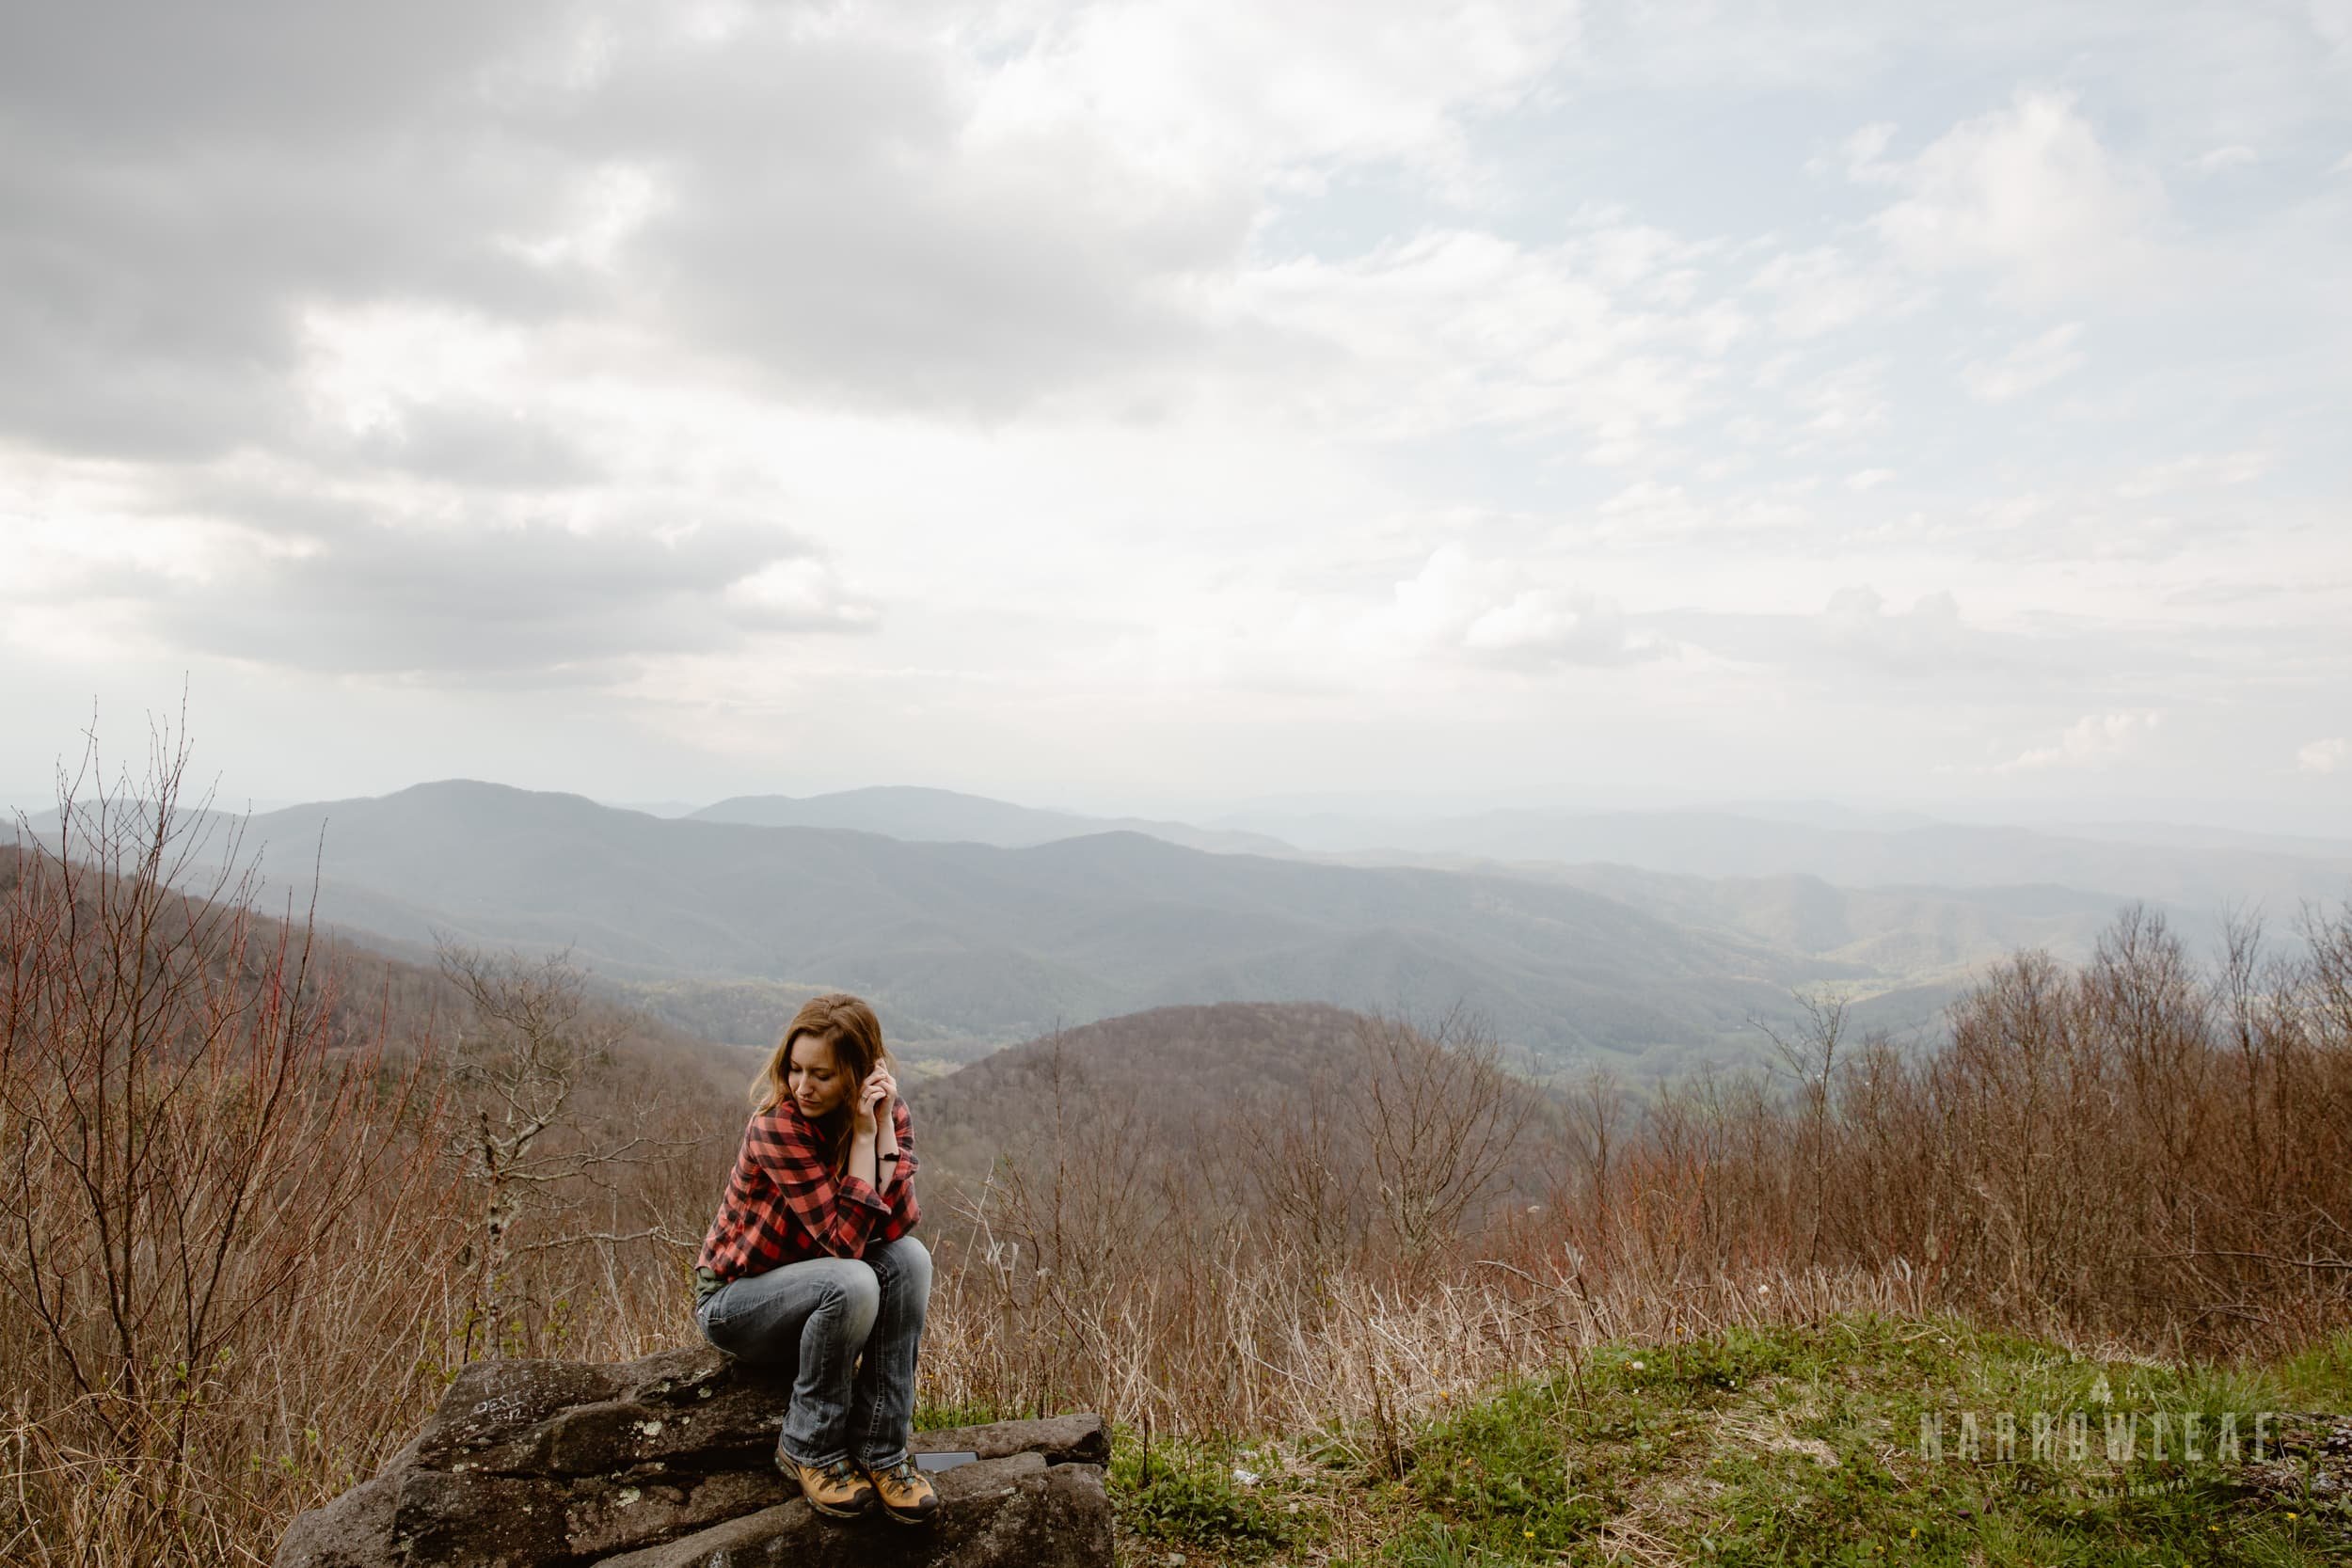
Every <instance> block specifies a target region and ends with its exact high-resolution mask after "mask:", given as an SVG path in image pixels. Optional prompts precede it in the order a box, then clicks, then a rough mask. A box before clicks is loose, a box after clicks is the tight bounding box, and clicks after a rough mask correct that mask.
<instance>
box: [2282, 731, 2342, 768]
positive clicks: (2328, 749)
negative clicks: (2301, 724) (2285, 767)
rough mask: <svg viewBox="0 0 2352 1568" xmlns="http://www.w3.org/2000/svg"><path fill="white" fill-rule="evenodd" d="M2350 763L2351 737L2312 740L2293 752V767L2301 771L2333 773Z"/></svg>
mask: <svg viewBox="0 0 2352 1568" xmlns="http://www.w3.org/2000/svg"><path fill="white" fill-rule="evenodd" d="M2347 765H2352V739H2346V738H2344V736H2329V737H2328V738H2327V739H2325V740H2314V741H2312V743H2311V744H2310V745H2308V746H2305V747H2303V748H2302V749H2301V750H2300V751H2298V752H2296V753H2295V767H2296V771H2297V772H2301V773H2321V774H2326V773H2333V772H2335V771H2337V770H2338V769H2339V768H2344V767H2345V766H2347Z"/></svg>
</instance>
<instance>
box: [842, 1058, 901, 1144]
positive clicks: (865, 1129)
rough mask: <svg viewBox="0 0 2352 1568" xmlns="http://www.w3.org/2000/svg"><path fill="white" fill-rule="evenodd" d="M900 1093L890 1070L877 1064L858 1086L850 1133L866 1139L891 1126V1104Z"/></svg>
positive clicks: (852, 1110)
mask: <svg viewBox="0 0 2352 1568" xmlns="http://www.w3.org/2000/svg"><path fill="white" fill-rule="evenodd" d="M897 1095H898V1080H897V1079H896V1078H893V1077H892V1076H890V1069H888V1068H886V1067H883V1066H881V1065H880V1064H877V1065H876V1066H875V1068H874V1070H873V1071H871V1072H869V1073H867V1074H866V1082H865V1083H863V1084H860V1085H858V1086H857V1103H856V1104H855V1105H853V1106H851V1107H850V1132H852V1133H853V1134H855V1135H857V1136H859V1137H865V1136H868V1135H871V1134H873V1133H874V1132H877V1130H878V1129H880V1128H883V1127H887V1126H889V1125H890V1103H891V1101H892V1100H894V1099H895V1098H896V1097H897Z"/></svg>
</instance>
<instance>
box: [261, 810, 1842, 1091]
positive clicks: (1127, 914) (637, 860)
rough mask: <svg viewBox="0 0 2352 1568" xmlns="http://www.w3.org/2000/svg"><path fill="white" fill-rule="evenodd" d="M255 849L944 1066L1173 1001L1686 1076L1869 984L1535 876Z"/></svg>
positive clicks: (334, 814)
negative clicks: (1264, 1008) (1324, 1007)
mask: <svg viewBox="0 0 2352 1568" xmlns="http://www.w3.org/2000/svg"><path fill="white" fill-rule="evenodd" d="M244 844H245V849H246V853H248V854H251V853H255V852H259V853H260V854H261V855H262V857H263V863H264V866H265V867H266V869H267V870H268V872H269V874H270V875H271V877H272V879H273V883H274V886H275V887H276V888H277V889H278V892H279V895H280V896H282V895H286V894H290V893H291V894H296V895H307V891H308V888H309V885H310V868H311V865H312V863H313V861H314V860H315V863H316V865H317V868H318V885H317V896H318V909H319V912H320V914H321V916H322V918H324V919H326V920H327V921H329V922H332V923H334V924H336V925H338V926H341V927H345V928H347V929H351V930H353V931H355V932H363V933H364V932H374V933H381V934H382V935H383V936H385V937H388V938H390V939H393V940H394V941H395V942H402V943H406V944H420V943H422V942H428V941H429V940H431V938H432V936H433V935H434V934H435V933H436V932H447V933H450V934H453V935H455V936H457V937H460V938H462V939H464V940H467V941H470V942H486V943H508V944H516V945H520V946H524V947H527V948H537V949H552V948H561V947H565V946H568V947H570V948H571V949H572V950H573V952H574V954H575V956H576V957H577V958H579V959H580V960H581V961H582V962H584V963H587V964H589V965H590V966H592V967H594V968H595V969H596V970H597V971H598V972H599V973H600V974H605V975H607V976H610V977H613V978H616V979H618V980H621V981H623V982H631V981H634V982H640V983H643V984H645V985H647V986H658V987H659V988H660V990H666V991H667V992H669V993H670V994H671V995H673V996H675V995H676V994H677V993H678V992H679V991H680V990H691V987H692V985H693V984H694V983H698V982H699V983H708V984H716V985H720V986H723V987H724V986H739V985H740V984H741V983H742V982H745V981H761V982H768V983H771V984H774V985H777V986H780V987H788V988H790V990H795V991H797V990H801V989H803V988H807V987H816V986H827V987H832V986H838V987H842V988H846V989H850V990H858V991H861V992H864V993H866V994H868V995H870V996H872V997H873V998H874V999H875V1001H876V1002H877V1003H878V1005H880V1006H881V1007H882V1010H883V1012H884V1014H885V1017H886V1018H887V1020H888V1021H889V1023H890V1026H891V1028H892V1030H893V1032H894V1034H895V1035H897V1036H898V1037H900V1038H901V1039H904V1040H906V1041H907V1042H909V1044H910V1046H914V1047H919V1046H920V1045H921V1044H922V1043H923V1042H927V1041H929V1042H936V1044H937V1045H938V1046H939V1047H941V1048H945V1049H949V1050H953V1049H954V1048H956V1047H959V1046H962V1047H966V1048H968V1047H970V1046H972V1045H974V1044H993V1043H1003V1042H1007V1041H1009V1040H1014V1039H1020V1038H1025V1037H1033V1036H1036V1035H1040V1034H1042V1033H1044V1032H1046V1031H1047V1030H1049V1029H1051V1028H1052V1027H1053V1026H1054V1025H1055V1024H1056V1023H1057V1022H1072V1023H1075V1022H1088V1021H1090V1020H1094V1019H1101V1018H1105V1017H1109V1016H1112V1015H1114V1014H1118V1013H1124V1012H1131V1011H1135V1010H1137V1009H1140V1008H1145V1007H1151V1006H1162V1005H1167V1004H1171V1003H1187V1002H1191V1003H1198V1002H1217V1001H1227V1000H1249V1001H1261V1000H1263V1001H1326V1002H1331V1003H1334V1004H1337V1005H1341V1006H1356V1007H1372V1008H1381V1007H1386V1008H1402V1009H1409V1010H1421V1011H1435V1010H1438V1009H1442V1008H1444V1007H1446V1006H1451V1005H1452V1004H1454V1003H1455V1002H1457V1001H1466V1002H1468V1003H1470V1005H1472V1006H1476V1007H1478V1008H1480V1009H1481V1010H1483V1011H1484V1012H1485V1013H1486V1015H1487V1017H1488V1018H1489V1019H1490V1020H1491V1021H1492V1022H1493V1024H1494V1026H1495V1027H1496V1028H1497V1030H1498V1031H1500V1032H1501V1033H1502V1035H1503V1037H1505V1038H1507V1039H1509V1040H1511V1041H1513V1042H1515V1043H1517V1044H1518V1045H1520V1046H1523V1047H1524V1048H1526V1049H1527V1050H1528V1051H1530V1052H1531V1053H1534V1055H1535V1056H1536V1057H1537V1058H1538V1059H1539V1060H1540V1061H1542V1062H1545V1063H1549V1064H1566V1063H1569V1062H1573V1061H1576V1060H1581V1059H1584V1058H1587V1057H1594V1056H1605V1057H1613V1058H1626V1057H1632V1056H1645V1057H1657V1058H1658V1059H1660V1060H1665V1059H1678V1058H1680V1057H1681V1056H1683V1055H1684V1054H1686V1053H1691V1052H1700V1053H1713V1052H1717V1051H1724V1050H1733V1049H1737V1048H1738V1045H1739V1042H1740V1041H1741V1040H1742V1039H1744V1038H1750V1037H1752V1036H1751V1033H1750V1031H1749V1029H1748V1022H1747V1021H1748V1020H1749V1018H1750V1017H1751V1015H1760V1016H1766V1017H1772V1018H1778V1017H1783V1016H1786V1015H1787V1014H1788V1012H1789V1010H1790V1006H1791V1005H1790V1000H1789V993H1790V990H1792V988H1796V987H1800V986H1804V985H1808V984H1812V983H1818V982H1821V981H1825V980H1845V981H1851V980H1859V979H1864V978H1867V975H1865V974H1863V972H1862V971H1860V970H1859V969H1857V968H1856V967H1855V966H1851V965H1847V964H1842V963H1839V962H1836V961H1816V960H1808V959H1804V958H1800V957H1796V956H1792V955H1789V954H1787V953H1784V952H1779V951H1775V950H1773V949H1772V948H1770V947H1767V946H1766V945H1764V944H1762V943H1754V942H1741V941H1739V940H1736V939H1732V938H1726V937H1718V936H1712V935H1705V934H1698V933H1692V932H1690V931H1685V930H1682V929H1679V928H1677V927H1675V926H1673V925H1671V924H1669V923H1667V922H1665V921H1662V920H1659V919H1657V918H1655V917H1653V916H1650V915H1647V914H1645V913H1643V912H1642V911H1638V910H1635V909H1633V908H1631V907H1630V906H1629V905H1626V904H1623V903H1620V902H1617V901H1615V900H1613V899H1610V898H1607V897H1603V896H1601V895H1597V894H1594V893H1590V892H1587V891H1585V890H1583V889H1580V888H1574V887H1568V886H1565V885H1559V884H1556V883H1546V882H1542V881H1538V880H1534V879H1528V878H1523V877H1509V876H1480V875H1473V874H1465V873H1460V872H1448V871H1432V870H1422V869H1416V868H1403V867H1353V866H1337V865H1325V864H1317V863H1310V862H1304V861H1295V860H1278V859H1273V858H1270V857H1264V856H1257V855H1216V854H1208V853H1204V852H1202V851H1200V850H1195V849H1187V848H1184V847H1180V846H1176V845H1171V844H1168V843H1164V842H1162V841H1160V840H1157V839H1153V838H1150V837H1147V836H1145V835H1143V834H1140V833H1134V832H1114V833H1101V834H1093V835H1089V836H1087V837H1082V838H1075V839H1067V840H1062V841H1059V842H1057V843H1052V844H1046V845H1041V846H1037V847H1029V848H1022V849H1003V848H996V847H991V846H985V845H974V844H923V843H907V842H903V841H900V840H897V839H892V838H886V837H883V836H881V835H879V834H874V833H862V832H846V831H842V830H836V829H818V828H763V827H751V826H745V825H740V824H734V823H719V822H707V821H693V820H663V819H660V818H656V817H652V816H644V815H643V814H640V813H634V812H626V811H615V810H612V809H611V808H608V807H603V806H598V805H596V804H595V803H593V802H592V801H589V800H583V799H581V798H580V797H577V796H567V795H550V794H533V793H530V792H526V791H522V790H515V789H507V788H504V787H501V786H496V785H489V784H465V783H452V784H427V785H420V786H418V787H416V788H412V789H407V790H403V791H401V792H399V793H397V794H394V795H389V796H385V797H382V798H380V799H373V800H344V801H337V802H331V803H324V804H317V805H309V806H300V807H295V808H292V809H290V810H286V811H281V812H274V813H270V814H268V815H266V816H256V817H253V818H251V819H249V821H248V822H247V823H246V829H245V839H244ZM652 994H658V992H657V993H652ZM674 1016H678V1017H679V1022H685V1023H687V1024H688V1026H690V1027H692V1026H696V1025H697V1024H700V1023H701V1022H702V1021H701V1020H699V1019H696V1018H694V1017H692V1016H691V1013H689V1014H685V1015H682V1016H681V1015H674ZM768 1027H769V1028H770V1029H772V1028H773V1020H772V1015H771V1021H770V1022H769V1026H768ZM1661 1053H1662V1054H1661Z"/></svg>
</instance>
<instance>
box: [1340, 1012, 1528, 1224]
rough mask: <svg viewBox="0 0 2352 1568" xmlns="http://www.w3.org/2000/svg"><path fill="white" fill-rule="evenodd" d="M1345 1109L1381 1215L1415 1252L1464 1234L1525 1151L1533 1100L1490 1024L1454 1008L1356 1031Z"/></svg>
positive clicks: (1373, 1021) (1371, 1023)
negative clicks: (1418, 1021) (1420, 1021)
mask: <svg viewBox="0 0 2352 1568" xmlns="http://www.w3.org/2000/svg"><path fill="white" fill-rule="evenodd" d="M1355 1062H1356V1068H1357V1072H1358V1077H1357V1081H1356V1083H1355V1085H1353V1089H1354V1092H1353V1093H1352V1094H1351V1095H1350V1097H1349V1099H1348V1101H1346V1113H1347V1114H1348V1115H1349V1116H1351V1117H1353V1119H1354V1121H1355V1125H1356V1131H1357V1132H1358V1134H1359V1136H1360V1137H1361V1139H1362V1140H1363V1146H1364V1151H1365V1154H1366V1156H1367V1158H1368V1159H1369V1161H1370V1163H1371V1167H1372V1177H1373V1185H1374V1190H1375V1193H1376V1195H1377V1197H1378V1200H1379V1214H1380V1218H1381V1221H1382V1223H1383V1225H1384V1226H1385V1227H1386V1228H1387V1230H1388V1232H1389V1234H1390V1236H1391V1238H1392V1239H1393V1240H1394V1241H1395V1243H1397V1245H1398V1247H1399V1248H1400V1249H1401V1250H1402V1252H1403V1254H1404V1255H1405V1257H1406V1258H1407V1259H1415V1258H1420V1257H1422V1256H1423V1255H1425V1254H1427V1253H1428V1252H1429V1251H1430V1250H1431V1249H1432V1248H1434V1247H1435V1246H1437V1245H1438V1243H1440V1242H1442V1241H1444V1240H1447V1239H1448V1238H1451V1237H1453V1236H1454V1235H1456V1234H1457V1233H1458V1231H1459V1227H1460V1225H1461V1221H1462V1218H1463V1215H1464V1214H1465V1213H1466V1212H1468V1211H1469V1210H1470V1208H1471V1206H1472V1205H1474V1204H1476V1203H1478V1202H1479V1201H1481V1200H1482V1199H1484V1198H1486V1197H1487V1196H1490V1195H1491V1194H1492V1193H1494V1192H1495V1191H1496V1190H1497V1189H1498V1188H1499V1186H1500V1185H1501V1184H1502V1180H1503V1179H1504V1178H1505V1176H1506V1175H1507V1172H1508V1166H1509V1164H1510V1162H1511V1161H1512V1160H1513V1159H1514V1158H1515V1157H1516V1156H1517V1154H1518V1144H1519V1138H1520V1134H1521V1133H1522V1132H1525V1130H1526V1128H1527V1123H1528V1118H1529V1117H1530V1116H1531V1115H1532V1114H1533V1110H1534V1100H1533V1098H1532V1097H1531V1096H1530V1095H1529V1094H1528V1093H1527V1092H1526V1090H1525V1088H1524V1087H1523V1085H1520V1084H1518V1082H1517V1081H1516V1080H1514V1079H1513V1078H1512V1077H1511V1075H1510V1074H1509V1073H1508V1072H1506V1071H1504V1070H1503V1068H1502V1051H1501V1046H1500V1043H1499V1042H1498V1041H1497V1040H1496V1038H1495V1037H1494V1034H1493V1033H1492V1031H1491V1030H1489V1029H1488V1028H1487V1027H1486V1023H1485V1022H1484V1021H1483V1020H1481V1019H1479V1018H1478V1017H1477V1016H1476V1015H1474V1014H1472V1013H1470V1011H1469V1010H1468V1009H1466V1008H1463V1007H1460V1006H1456V1007H1454V1008H1452V1009H1451V1010H1449V1011H1448V1012H1446V1013H1445V1014H1443V1015H1442V1016H1440V1017H1439V1018H1438V1020H1437V1021H1436V1022H1435V1023H1433V1024H1430V1025H1428V1026H1425V1027H1422V1026H1416V1025H1415V1024H1413V1023H1411V1022H1406V1020H1404V1019H1402V1018H1398V1017H1393V1016H1382V1017H1375V1018H1370V1019H1366V1020H1365V1021H1364V1022H1362V1023H1360V1024H1359V1025H1358V1027H1357V1031H1356V1057H1355Z"/></svg>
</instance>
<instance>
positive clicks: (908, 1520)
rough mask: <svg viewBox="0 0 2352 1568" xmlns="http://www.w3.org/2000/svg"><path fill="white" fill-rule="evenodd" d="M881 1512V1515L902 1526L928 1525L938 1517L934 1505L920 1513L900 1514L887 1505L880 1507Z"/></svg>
mask: <svg viewBox="0 0 2352 1568" xmlns="http://www.w3.org/2000/svg"><path fill="white" fill-rule="evenodd" d="M882 1513H885V1514H887V1515H888V1516H890V1517H891V1518H893V1519H896V1520H898V1523H900V1524H902V1525H928V1524H930V1522H931V1521H932V1520H933V1519H936V1518H938V1517H939V1509H938V1507H937V1505H935V1504H934V1505H933V1506H932V1507H930V1508H927V1509H925V1510H924V1511H923V1512H922V1513H899V1512H898V1510H897V1509H895V1508H893V1507H891V1506H890V1505H889V1504H888V1503H884V1504H882Z"/></svg>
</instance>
